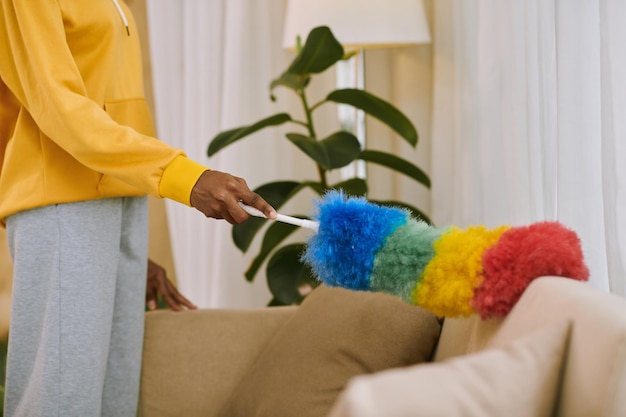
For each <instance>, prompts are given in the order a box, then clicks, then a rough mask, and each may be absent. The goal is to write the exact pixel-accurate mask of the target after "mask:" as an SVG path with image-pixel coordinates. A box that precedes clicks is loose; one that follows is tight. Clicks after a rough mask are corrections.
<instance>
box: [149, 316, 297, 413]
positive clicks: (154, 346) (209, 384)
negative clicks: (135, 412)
mask: <svg viewBox="0 0 626 417" xmlns="http://www.w3.org/2000/svg"><path fill="white" fill-rule="evenodd" d="M296 310H297V307H272V308H262V309H246V310H236V309H199V310H192V311H180V312H174V311H171V310H157V311H152V312H149V313H147V314H146V331H145V337H144V351H143V366H142V375H141V395H140V400H139V416H141V417H178V416H184V417H207V416H215V415H217V413H218V412H219V410H220V409H221V408H222V406H223V404H224V403H225V402H226V400H227V399H228V396H229V394H230V392H231V391H232V390H233V389H234V388H235V386H236V384H237V383H238V382H239V379H240V378H241V376H242V375H244V373H245V372H246V371H247V369H248V368H249V367H250V366H251V365H252V363H254V360H255V358H256V357H257V356H258V355H259V354H260V353H261V352H262V351H263V348H264V347H265V346H266V345H267V343H268V342H269V341H270V340H271V337H272V335H273V334H274V333H275V332H277V331H278V330H279V329H280V328H281V326H283V325H284V324H285V323H286V322H287V320H288V319H289V317H291V316H292V315H293V314H294V312H295V311H296Z"/></svg>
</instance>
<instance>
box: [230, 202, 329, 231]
mask: <svg viewBox="0 0 626 417" xmlns="http://www.w3.org/2000/svg"><path fill="white" fill-rule="evenodd" d="M239 205H240V206H241V208H242V209H244V210H245V211H246V213H248V214H249V215H251V216H255V217H261V218H263V219H267V217H265V214H263V212H262V211H261V210H258V209H256V208H254V207H251V206H249V205H247V204H244V203H243V202H241V201H240V202H239ZM276 220H277V221H279V222H283V223H289V224H293V225H294V226H300V227H305V228H307V229H311V230H313V231H315V232H317V231H318V230H319V228H320V225H319V223H318V222H314V221H312V220H307V219H298V218H297V217H292V216H287V215H284V214H280V213H278V214H277V215H276Z"/></svg>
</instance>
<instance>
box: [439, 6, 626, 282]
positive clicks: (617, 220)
mask: <svg viewBox="0 0 626 417" xmlns="http://www.w3.org/2000/svg"><path fill="white" fill-rule="evenodd" d="M625 8H626V4H624V3H623V2H620V1H619V0H595V1H584V0H575V1H563V0H558V1H543V0H534V1H525V2H519V1H496V0H472V1H465V0H443V1H438V2H436V3H435V20H436V22H435V27H436V31H437V32H436V37H435V58H434V60H435V64H434V65H435V67H434V73H435V81H434V84H435V85H434V103H435V104H434V108H433V114H434V116H433V138H432V140H433V161H432V164H433V213H434V215H433V217H434V220H435V222H436V223H438V224H448V223H451V224H457V225H463V226H465V225H468V224H471V223H473V224H480V223H485V224H488V225H496V224H514V225H518V224H526V223H529V222H534V221H539V220H559V221H561V222H562V223H563V224H565V225H566V226H568V227H570V228H572V229H574V230H575V231H576V232H577V233H578V234H579V236H580V238H581V240H582V245H583V251H584V253H585V257H586V261H587V264H588V266H589V268H590V270H591V284H592V285H594V286H596V287H598V288H601V289H603V290H606V291H608V290H610V291H613V292H616V293H620V294H624V281H625V280H626V277H625V271H624V257H625V256H626V247H625V246H624V245H625V243H626V242H625V240H626V227H625V225H624V222H625V216H626V200H625V199H624V178H625V172H624V168H623V167H622V166H623V164H620V163H619V162H620V161H624V160H626V159H625V157H626V154H624V145H623V144H624V143H625V142H626V137H625V131H624V122H623V121H622V119H623V117H621V118H620V117H619V116H618V115H623V114H625V111H626V106H625V104H626V103H625V100H626V91H625V90H624V81H623V78H624V77H623V74H624V72H623V71H624V69H625V68H624V64H625V57H624V54H623V45H624V44H625V43H626V32H625V31H624V29H623V24H622V25H620V24H618V23H617V22H623V21H624V20H623V19H624V17H626V16H625V15H624V13H625ZM620 19H621V20H620ZM620 48H621V50H622V53H620V52H618V51H620ZM620 74H621V75H620Z"/></svg>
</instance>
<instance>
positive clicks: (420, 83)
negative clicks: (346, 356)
mask: <svg viewBox="0 0 626 417" xmlns="http://www.w3.org/2000/svg"><path fill="white" fill-rule="evenodd" d="M147 6H148V20H149V29H150V45H151V51H150V52H151V56H152V72H153V83H154V94H155V102H156V122H157V130H158V132H159V137H160V138H161V139H162V140H164V141H166V142H168V143H170V144H172V145H173V146H176V147H179V148H181V149H184V150H185V151H186V152H187V154H188V155H189V156H190V157H192V158H193V159H196V160H197V161H200V162H203V163H205V164H207V165H208V166H210V167H211V168H213V169H217V170H221V171H226V172H230V173H233V174H235V175H238V176H241V177H243V178H245V179H246V180H247V182H248V185H249V186H250V187H251V188H254V187H257V186H258V185H261V184H263V183H266V182H269V181H275V180H281V179H296V180H299V179H305V178H311V179H315V176H313V177H312V176H311V173H313V174H315V173H316V171H315V166H314V165H313V164H312V162H311V161H310V160H308V159H306V157H304V156H303V155H302V154H301V153H300V151H299V150H297V149H296V148H295V147H294V146H292V145H291V144H289V143H288V142H287V141H286V140H285V139H284V137H282V136H283V135H284V132H285V130H284V129H267V130H265V131H263V132H261V133H260V134H256V135H255V136H254V139H252V138H247V139H245V140H243V141H241V142H239V143H237V144H234V145H232V146H231V147H229V148H227V149H225V150H224V151H222V152H220V153H218V154H217V155H216V156H214V157H212V158H210V159H209V158H207V156H206V149H207V146H208V143H209V141H210V139H211V138H213V137H214V136H215V134H217V133H218V132H220V131H223V130H225V129H229V128H232V127H236V126H241V125H245V124H249V123H251V122H254V121H257V120H259V119H260V118H262V117H265V116H268V115H270V114H274V113H277V112H280V111H288V112H291V113H292V114H294V115H295V116H296V117H299V116H300V115H301V111H300V110H299V105H298V103H297V102H296V99H295V97H294V96H292V95H291V93H290V92H288V91H284V90H281V89H278V90H276V93H277V96H278V101H277V102H276V103H272V102H271V101H270V100H269V90H268V86H269V82H270V81H271V80H272V79H273V78H275V77H277V76H278V75H280V73H281V72H282V71H283V70H285V69H286V68H287V66H288V64H289V62H290V61H291V60H292V59H293V57H294V55H293V53H290V52H286V51H283V50H282V49H281V46H280V45H281V41H282V28H283V16H284V7H285V1H284V0H177V1H172V0H147ZM430 51H431V48H430V46H428V45H427V46H418V47H413V48H404V49H402V50H398V51H373V52H372V53H371V54H370V53H368V57H367V64H366V65H367V68H368V69H367V71H368V76H367V79H366V84H367V85H366V88H367V89H368V90H369V91H371V92H373V93H374V94H376V95H379V96H380V97H383V98H385V99H387V100H389V101H391V102H393V103H396V105H397V106H399V107H400V108H401V109H402V110H403V111H405V113H406V114H407V116H409V118H411V120H413V121H414V123H416V125H417V127H418V130H419V132H420V135H421V136H420V140H421V142H422V143H421V144H420V145H419V146H418V150H414V149H410V148H408V147H406V146H404V145H403V144H401V143H400V142H401V141H399V140H397V138H394V137H393V135H391V134H390V133H389V129H388V128H384V127H382V126H381V124H380V123H379V122H376V121H369V122H368V132H369V134H368V142H369V143H370V144H371V147H373V148H375V149H381V150H386V151H390V150H394V151H398V152H401V153H402V154H403V157H405V158H407V159H411V160H413V161H414V162H416V163H417V164H418V165H420V166H421V167H422V168H424V169H426V170H427V169H428V159H429V158H428V155H429V152H430V150H429V149H430V148H429V147H428V145H427V144H428V137H427V136H428V132H429V129H430V96H431V86H432V83H431V81H430V80H431V78H430V77H431V66H430ZM334 88H335V72H334V71H332V70H329V71H326V72H325V73H324V74H322V75H320V76H316V77H315V79H314V80H313V82H312V83H311V87H310V88H309V89H308V93H309V94H310V97H309V101H310V102H311V103H314V102H317V101H318V100H320V99H321V98H322V97H324V96H325V95H326V94H327V93H328V92H330V91H331V90H332V89H334ZM298 112H300V113H298ZM316 113H317V112H316ZM315 123H316V129H317V130H318V134H319V135H320V136H324V135H325V133H330V132H331V131H333V130H336V129H338V127H339V125H338V120H337V113H336V108H335V107H333V106H331V105H328V106H322V108H320V112H319V114H317V116H316V120H315ZM407 148H408V149H407ZM371 172H372V173H371V174H370V178H371V183H372V184H371V193H370V195H372V196H373V197H375V198H385V199H387V198H389V199H392V198H393V199H403V200H405V201H407V202H409V203H411V204H414V205H415V206H418V207H420V208H422V209H423V210H424V211H425V212H428V209H429V200H428V198H429V195H428V191H427V190H425V189H424V188H423V187H421V186H416V185H415V183H413V182H412V181H407V180H406V179H403V178H398V177H397V176H396V175H394V174H392V173H390V172H389V170H385V169H376V168H372V170H371ZM334 175H338V174H334ZM167 209H168V219H169V227H170V235H171V239H172V246H173V256H174V263H175V266H176V275H177V279H178V283H179V287H180V289H181V291H182V292H183V293H184V294H185V295H187V296H188V297H189V298H190V299H191V300H192V301H194V302H195V303H197V304H198V305H199V306H201V307H231V308H249V307H259V306H263V305H265V304H266V303H267V302H268V301H269V300H270V299H271V296H270V294H269V291H268V289H267V284H266V282H265V276H264V274H263V273H260V274H259V276H258V277H257V279H256V280H255V282H254V284H253V285H251V284H249V283H247V282H246V281H245V280H244V277H243V273H244V271H245V270H246V268H247V266H248V264H249V262H250V261H251V260H252V257H253V255H254V254H255V253H256V251H255V248H258V245H259V242H255V244H254V245H256V246H254V245H253V247H252V248H251V249H250V250H249V251H248V253H247V254H245V255H243V254H242V253H241V252H239V250H238V249H236V248H235V246H234V244H233V242H232V239H231V234H230V232H231V227H230V225H228V224H227V223H225V222H223V221H214V220H207V219H205V218H204V217H203V216H202V215H201V214H200V213H199V212H196V211H195V210H191V209H189V208H187V207H183V206H181V205H179V204H176V203H171V202H168V205H167ZM311 209H312V204H311V201H310V199H308V198H307V196H306V195H305V196H303V198H302V199H300V200H299V201H296V202H293V203H291V202H290V205H289V207H286V208H285V210H286V211H287V212H290V211H293V212H298V213H309V212H310V211H311ZM300 237H302V236H300ZM257 240H258V239H257Z"/></svg>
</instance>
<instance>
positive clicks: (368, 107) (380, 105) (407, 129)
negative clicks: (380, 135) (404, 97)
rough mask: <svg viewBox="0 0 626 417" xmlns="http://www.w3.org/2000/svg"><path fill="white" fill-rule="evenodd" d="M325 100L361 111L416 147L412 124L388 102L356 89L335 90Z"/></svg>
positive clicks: (415, 135)
mask: <svg viewBox="0 0 626 417" xmlns="http://www.w3.org/2000/svg"><path fill="white" fill-rule="evenodd" d="M326 99H327V100H329V101H333V102H335V103H341V104H348V105H350V106H353V107H356V108H357V109H360V110H363V111H364V112H365V113H367V114H369V115H371V116H373V117H375V118H377V119H378V120H380V121H381V122H383V123H385V124H386V125H387V126H389V127H390V128H391V129H393V130H394V131H396V133H398V134H399V135H400V136H401V137H403V138H404V139H405V140H406V141H407V142H408V143H410V144H411V146H413V147H415V146H416V145H417V130H416V129H415V126H413V123H411V121H410V120H409V119H408V117H406V116H405V115H404V113H402V112H401V111H400V110H398V109H397V108H396V107H394V106H393V105H392V104H390V103H389V102H387V101H385V100H383V99H381V98H379V97H376V96H374V95H372V94H370V93H368V92H367V91H364V90H359V89H356V88H346V89H342V90H335V91H333V92H331V93H330V94H329V95H328V96H327V97H326Z"/></svg>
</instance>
